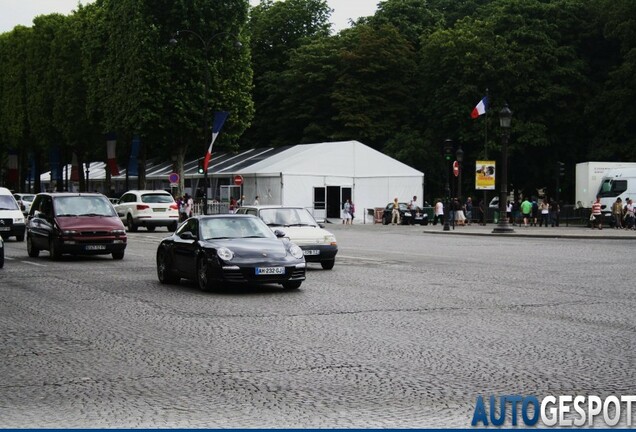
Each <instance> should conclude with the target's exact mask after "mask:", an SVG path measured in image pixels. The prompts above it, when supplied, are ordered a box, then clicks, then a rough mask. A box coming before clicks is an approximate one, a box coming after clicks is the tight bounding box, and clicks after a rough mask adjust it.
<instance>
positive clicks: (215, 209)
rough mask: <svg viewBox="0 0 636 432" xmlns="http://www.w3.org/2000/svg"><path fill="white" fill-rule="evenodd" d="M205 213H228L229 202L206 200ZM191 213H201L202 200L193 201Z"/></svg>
mask: <svg viewBox="0 0 636 432" xmlns="http://www.w3.org/2000/svg"><path fill="white" fill-rule="evenodd" d="M207 210H208V211H207V213H206V214H209V215H212V214H228V213H229V212H230V204H229V203H222V202H221V203H220V202H208V209H207ZM192 213H194V214H195V215H200V214H203V202H200V201H198V202H195V203H194V207H193V209H192Z"/></svg>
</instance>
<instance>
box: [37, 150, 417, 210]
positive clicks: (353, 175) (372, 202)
mask: <svg viewBox="0 0 636 432" xmlns="http://www.w3.org/2000/svg"><path fill="white" fill-rule="evenodd" d="M197 167H198V161H197V160H192V161H188V162H186V163H185V166H184V174H183V176H184V178H185V179H186V191H187V192H189V193H191V194H193V195H195V196H196V194H195V192H196V190H197V189H201V188H202V181H201V180H202V178H203V174H199V173H198V172H197ZM64 170H65V172H66V171H68V170H70V165H69V166H67V167H65V168H64ZM172 171H173V167H172V164H171V163H169V162H161V163H154V162H153V161H149V162H148V163H147V164H146V180H147V186H146V187H147V188H148V189H168V188H169V187H170V183H169V181H168V176H169V175H170V173H171V172H172ZM123 172H125V171H123ZM237 175H240V176H242V178H243V184H242V185H241V186H234V182H233V179H234V177H235V176H237ZM208 176H209V178H210V189H209V190H208V197H209V198H214V197H220V198H221V200H225V199H227V198H228V197H235V198H238V197H240V196H241V195H245V197H246V200H247V202H248V203H251V202H252V201H253V200H254V198H255V197H256V196H258V197H259V202H260V204H282V205H293V206H303V207H307V208H309V209H312V210H313V212H314V215H315V216H316V217H317V218H330V219H339V218H340V217H341V209H342V205H343V203H344V201H345V200H346V199H351V200H352V201H353V202H354V204H355V207H356V219H358V220H361V219H362V218H363V217H364V209H371V208H375V207H384V206H386V205H387V204H388V203H389V202H391V201H393V198H394V197H397V198H398V199H399V200H400V201H401V202H409V201H410V199H411V198H412V197H413V196H414V195H415V196H417V197H418V199H419V202H420V204H421V203H422V202H423V191H424V173H422V172H421V171H418V170H416V169H413V168H411V167H409V166H408V165H405V164H403V163H402V162H399V161H397V160H395V159H393V158H391V157H389V156H387V155H385V154H383V153H381V152H379V151H377V150H374V149H372V148H371V147H368V146H366V145H364V144H362V143H361V142H358V141H340V142H325V143H317V144H298V145H294V146H287V147H278V148H265V149H250V150H246V151H243V152H241V153H238V154H233V153H215V154H214V155H213V158H212V161H211V164H210V168H209V170H208ZM64 177H66V175H65V176H64ZM105 178H106V175H105V164H104V163H103V162H93V163H91V164H90V168H89V179H90V181H91V183H90V184H91V185H90V189H91V190H98V191H102V192H108V191H105V190H103V189H102V187H103V185H104V181H105ZM41 179H42V181H43V184H44V185H48V184H49V183H50V173H45V174H42V176H41ZM124 180H125V175H124V174H121V175H119V176H116V177H113V178H112V183H111V184H112V185H113V186H114V187H115V189H116V192H118V193H121V192H123V191H124V184H123V182H124ZM135 187H136V183H131V188H135ZM201 190H202V189H201Z"/></svg>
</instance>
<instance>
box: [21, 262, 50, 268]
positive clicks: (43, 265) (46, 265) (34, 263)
mask: <svg viewBox="0 0 636 432" xmlns="http://www.w3.org/2000/svg"><path fill="white" fill-rule="evenodd" d="M20 262H21V263H24V264H31V265H34V266H38V267H48V264H40V263H36V262H33V261H24V260H20Z"/></svg>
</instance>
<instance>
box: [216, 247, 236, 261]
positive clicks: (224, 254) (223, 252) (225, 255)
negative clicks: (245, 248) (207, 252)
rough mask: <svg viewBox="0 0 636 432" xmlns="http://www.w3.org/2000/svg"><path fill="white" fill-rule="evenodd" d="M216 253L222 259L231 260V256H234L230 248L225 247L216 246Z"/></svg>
mask: <svg viewBox="0 0 636 432" xmlns="http://www.w3.org/2000/svg"><path fill="white" fill-rule="evenodd" d="M216 254H217V255H218V257H219V258H221V259H222V260H223V261H231V260H232V258H234V252H232V251H231V250H229V249H228V248H226V247H221V248H218V249H217V251H216Z"/></svg>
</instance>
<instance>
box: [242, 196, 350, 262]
mask: <svg viewBox="0 0 636 432" xmlns="http://www.w3.org/2000/svg"><path fill="white" fill-rule="evenodd" d="M236 213H237V214H251V215H254V216H258V217H259V218H261V219H262V220H263V222H265V223H266V224H267V226H269V227H270V228H271V229H272V230H277V229H280V230H282V231H283V232H284V233H285V237H286V238H288V239H289V240H290V241H292V242H293V243H295V244H297V245H298V246H300V248H301V249H302V250H303V254H304V255H305V260H306V261H307V262H319V263H320V265H321V266H322V268H323V269H325V270H331V269H332V268H333V266H334V265H335V263H336V254H337V253H338V243H337V242H336V236H334V235H333V234H332V233H330V232H329V231H327V230H325V229H324V226H323V225H321V224H319V223H318V222H316V219H314V217H313V216H312V214H311V213H309V211H308V210H307V209H306V208H304V207H282V206H265V205H263V206H244V207H239V209H238V210H237V211H236Z"/></svg>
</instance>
